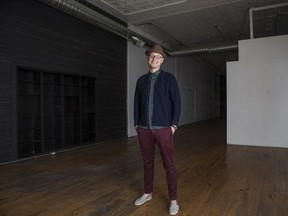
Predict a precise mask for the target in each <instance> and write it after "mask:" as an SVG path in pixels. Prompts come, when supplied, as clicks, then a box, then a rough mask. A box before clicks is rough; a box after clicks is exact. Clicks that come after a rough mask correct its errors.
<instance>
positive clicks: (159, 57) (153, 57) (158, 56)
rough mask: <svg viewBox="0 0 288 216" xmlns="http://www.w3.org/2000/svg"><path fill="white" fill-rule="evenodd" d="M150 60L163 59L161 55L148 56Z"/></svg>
mask: <svg viewBox="0 0 288 216" xmlns="http://www.w3.org/2000/svg"><path fill="white" fill-rule="evenodd" d="M149 58H150V59H156V60H160V59H161V58H163V57H162V56H161V55H149Z"/></svg>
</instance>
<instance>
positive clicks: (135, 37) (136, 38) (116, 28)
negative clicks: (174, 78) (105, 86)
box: [38, 0, 238, 56]
mask: <svg viewBox="0 0 288 216" xmlns="http://www.w3.org/2000/svg"><path fill="white" fill-rule="evenodd" d="M38 1H39V2H42V3H44V4H46V5H49V6H50V7H53V8H55V9H57V10H59V11H62V12H64V13H67V14H69V15H71V16H74V17H76V18H78V19H80V20H82V21H84V22H87V23H90V24H91V25H94V26H97V27H100V28H102V29H105V30H107V31H109V32H111V33H113V34H116V35H118V36H120V37H122V38H125V39H126V40H128V41H130V42H132V43H134V44H135V45H137V46H141V47H143V46H144V45H145V46H148V47H149V46H152V45H154V44H155V41H154V40H153V41H152V40H150V39H148V38H147V37H145V36H143V35H142V34H141V35H140V34H138V33H136V32H135V31H133V30H132V29H131V28H130V27H127V26H124V25H121V24H119V23H117V22H115V21H113V20H111V19H109V18H107V17H106V16H104V15H101V14H99V13H98V12H96V11H93V10H92V9H90V8H87V7H86V6H84V5H82V4H80V3H78V2H76V1H73V0H38ZM160 45H162V44H160ZM163 47H164V50H165V46H163ZM237 49H238V44H232V45H220V46H214V47H211V46H208V47H201V48H193V49H188V50H179V51H171V52H169V51H167V50H165V51H166V52H167V53H168V55H170V56H179V55H190V54H201V53H210V54H212V53H220V52H231V51H235V50H237Z"/></svg>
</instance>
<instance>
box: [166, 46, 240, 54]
mask: <svg viewBox="0 0 288 216" xmlns="http://www.w3.org/2000/svg"><path fill="white" fill-rule="evenodd" d="M237 49H238V44H230V45H218V46H214V47H212V46H210V47H198V48H194V49H187V50H179V51H173V52H168V54H169V55H171V56H180V55H193V54H194V55H195V54H202V53H209V54H215V53H223V52H233V51H236V50H237Z"/></svg>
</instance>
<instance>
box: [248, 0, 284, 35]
mask: <svg viewBox="0 0 288 216" xmlns="http://www.w3.org/2000/svg"><path fill="white" fill-rule="evenodd" d="M284 6H288V3H282V4H276V5H269V6H264V7H257V8H250V10H249V24H250V39H253V38H254V27H253V11H261V10H267V9H272V8H277V7H284Z"/></svg>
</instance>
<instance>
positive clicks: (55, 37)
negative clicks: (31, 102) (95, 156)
mask: <svg viewBox="0 0 288 216" xmlns="http://www.w3.org/2000/svg"><path fill="white" fill-rule="evenodd" d="M19 68H20V69H23V68H24V69H27V70H28V69H29V70H33V71H41V73H43V72H45V73H56V74H57V73H59V74H66V75H67V76H70V75H76V76H81V77H82V76H84V77H93V78H94V80H95V109H96V110H95V119H96V121H95V122H96V125H95V136H96V137H95V141H96V142H99V141H104V140H108V139H114V138H119V137H125V136H127V129H126V128H127V114H126V110H127V107H126V106H127V104H126V91H127V42H126V40H125V39H123V38H121V37H119V36H117V35H114V34H111V33H109V32H107V31H104V30H102V29H100V28H98V27H95V26H92V25H90V24H88V23H85V22H83V21H81V20H78V19H76V18H74V17H72V16H69V15H67V14H65V13H63V12H60V11H58V10H56V9H53V8H51V7H49V6H47V5H44V4H42V3H40V2H38V1H37V0H25V1H23V0H2V1H1V5H0V79H1V80H0V135H1V136H0V163H1V162H7V161H11V160H15V159H17V158H18V155H17V152H16V151H17V148H16V147H17V143H15V142H17V137H16V138H15V139H14V138H13V135H16V136H17V133H16V132H15V131H16V127H17V108H15V107H14V106H17V97H16V96H17V94H16V92H17V91H16V89H17V70H18V69H19ZM13 92H14V93H13ZM86 103H89V102H86ZM13 107H14V108H13ZM13 131H14V132H13Z"/></svg>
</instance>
